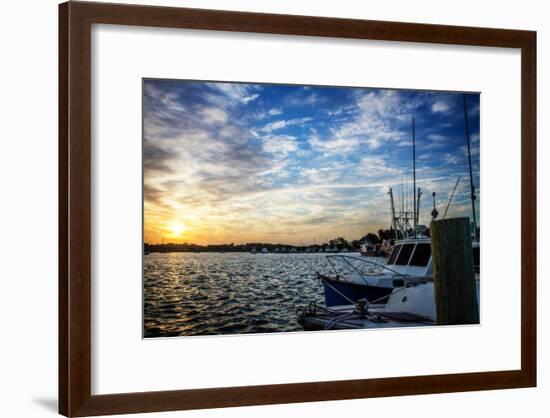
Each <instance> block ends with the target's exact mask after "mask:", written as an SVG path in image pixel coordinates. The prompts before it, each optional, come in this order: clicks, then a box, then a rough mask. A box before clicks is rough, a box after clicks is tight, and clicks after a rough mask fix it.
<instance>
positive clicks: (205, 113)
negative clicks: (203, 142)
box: [200, 107, 227, 123]
mask: <svg viewBox="0 0 550 418" xmlns="http://www.w3.org/2000/svg"><path fill="white" fill-rule="evenodd" d="M200 114H201V116H202V117H203V118H204V121H205V122H206V123H225V122H226V121H227V113H226V112H224V111H223V110H222V109H218V108H215V107H207V108H204V109H201V111H200Z"/></svg>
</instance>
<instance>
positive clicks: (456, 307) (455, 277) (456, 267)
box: [430, 218, 479, 325]
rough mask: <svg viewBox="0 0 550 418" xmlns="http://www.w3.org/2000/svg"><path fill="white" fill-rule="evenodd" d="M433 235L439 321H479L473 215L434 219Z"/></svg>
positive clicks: (449, 322) (459, 322) (431, 229)
mask: <svg viewBox="0 0 550 418" xmlns="http://www.w3.org/2000/svg"><path fill="white" fill-rule="evenodd" d="M430 236H431V246H432V263H433V274H434V293H435V305H436V314H437V323H438V324H439V325H459V324H479V307H478V303H477V292H476V283H475V273H474V260H473V254H472V236H471V233H470V219H469V218H453V219H442V220H439V221H433V222H432V223H431V225H430Z"/></svg>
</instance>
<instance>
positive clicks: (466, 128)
mask: <svg viewBox="0 0 550 418" xmlns="http://www.w3.org/2000/svg"><path fill="white" fill-rule="evenodd" d="M462 99H463V101H464V127H465V133H466V143H467V145H468V166H469V168H470V192H471V195H470V196H471V200H472V216H473V220H474V237H475V239H476V241H477V239H478V237H477V221H476V204H475V200H476V189H475V187H474V177H473V176H472V153H471V151H470V128H469V126H468V108H467V106H466V94H465V93H464V94H462Z"/></svg>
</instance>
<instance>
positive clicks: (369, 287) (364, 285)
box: [317, 238, 479, 307]
mask: <svg viewBox="0 0 550 418" xmlns="http://www.w3.org/2000/svg"><path fill="white" fill-rule="evenodd" d="M472 251H473V257H474V266H475V267H476V275H477V274H478V273H479V242H474V243H473V245H472ZM326 258H327V260H328V262H329V263H330V265H331V267H332V270H333V272H334V275H326V274H321V273H317V278H318V279H319V280H320V281H321V283H322V284H323V287H324V294H325V303H326V306H327V307H331V306H337V305H349V304H353V303H355V302H357V301H358V300H360V299H365V300H367V301H368V302H369V303H386V302H387V301H388V298H389V296H390V294H391V293H392V291H393V289H394V288H396V287H402V286H403V285H404V283H406V282H411V281H414V280H417V279H422V278H425V277H431V275H432V257H431V245H430V239H429V238H422V239H414V238H410V239H405V240H401V241H397V242H396V243H395V246H394V247H393V250H392V252H391V254H390V256H389V257H388V258H387V260H385V262H383V263H380V262H378V261H374V260H370V259H368V258H365V257H355V256H351V255H329V256H327V257H326Z"/></svg>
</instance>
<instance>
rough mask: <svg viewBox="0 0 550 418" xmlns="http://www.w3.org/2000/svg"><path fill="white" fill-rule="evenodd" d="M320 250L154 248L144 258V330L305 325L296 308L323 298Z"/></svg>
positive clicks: (163, 332)
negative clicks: (250, 251)
mask: <svg viewBox="0 0 550 418" xmlns="http://www.w3.org/2000/svg"><path fill="white" fill-rule="evenodd" d="M314 271H320V272H323V271H324V272H328V271H330V269H329V265H328V263H327V261H326V259H325V256H324V255H322V254H248V253H166V254H161V253H153V254H149V255H146V256H144V291H143V294H144V329H145V331H144V335H145V337H146V338H147V337H170V336H181V335H216V334H241V333H259V332H261V333H264V332H279V331H297V330H302V328H301V327H300V325H299V324H298V322H297V320H296V309H297V308H302V307H303V306H305V305H306V304H307V303H309V302H310V301H315V302H317V303H322V302H323V301H324V298H323V290H322V285H321V284H320V283H319V282H318V281H317V280H316V279H315V275H314Z"/></svg>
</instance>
